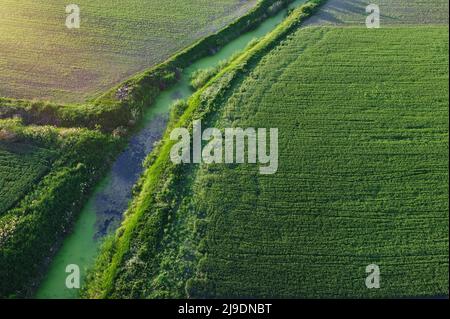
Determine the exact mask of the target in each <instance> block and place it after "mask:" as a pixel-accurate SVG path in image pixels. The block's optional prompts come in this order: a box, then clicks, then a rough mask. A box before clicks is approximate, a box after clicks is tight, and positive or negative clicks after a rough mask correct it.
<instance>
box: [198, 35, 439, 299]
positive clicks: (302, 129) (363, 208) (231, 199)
mask: <svg viewBox="0 0 450 319" xmlns="http://www.w3.org/2000/svg"><path fill="white" fill-rule="evenodd" d="M262 79H263V80H262ZM447 85H448V27H418V28H396V29H379V30H376V31H369V32H368V31H367V30H366V29H360V28H343V29H342V28H335V29H333V28H310V29H305V30H301V31H299V32H297V33H296V34H295V35H294V36H292V37H291V38H290V39H289V40H288V41H286V42H285V43H284V44H283V45H282V46H281V47H279V48H278V49H276V50H274V51H273V52H271V53H270V54H269V55H268V56H266V57H265V58H264V60H263V62H262V63H261V64H260V65H259V66H258V67H257V68H256V69H255V70H254V71H253V72H252V74H251V75H250V76H249V77H248V78H246V79H245V81H244V82H243V84H242V85H241V86H240V88H239V89H236V90H235V91H234V92H233V95H232V97H231V98H230V100H229V102H228V103H226V104H224V105H223V109H224V111H223V114H222V117H221V120H220V121H219V124H220V126H221V127H231V126H233V127H234V126H238V127H277V128H279V130H280V140H279V142H280V145H279V147H280V158H279V163H280V168H279V170H278V172H277V174H275V175H274V176H269V177H263V176H260V175H258V170H257V168H256V167H255V166H237V167H228V168H224V167H220V166H219V167H218V168H214V169H212V168H204V169H202V170H201V171H200V172H199V174H198V176H197V178H196V182H195V189H196V191H195V195H194V201H195V202H196V203H200V204H199V206H198V208H197V209H198V210H199V211H203V212H209V214H208V218H207V221H208V227H207V231H206V243H204V245H205V247H206V248H205V249H204V250H205V251H204V252H203V255H204V259H203V260H202V261H201V262H200V266H199V268H198V270H197V275H196V278H195V279H194V280H193V281H192V283H191V287H190V291H191V293H192V294H193V296H196V297H202V296H205V295H206V296H214V297H238V296H239V297H269V296H270V297H371V296H373V297H374V296H378V297H380V296H389V297H400V296H436V295H447V294H448V183H447V181H448V170H447V169H448V104H447V103H448V86H447ZM372 263H374V264H377V265H379V266H380V269H381V278H382V288H381V289H379V290H372V291H370V290H368V289H367V288H366V286H365V284H364V279H365V277H366V273H365V267H366V266H367V265H369V264H372Z"/></svg>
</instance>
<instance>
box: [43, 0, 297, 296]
mask: <svg viewBox="0 0 450 319" xmlns="http://www.w3.org/2000/svg"><path fill="white" fill-rule="evenodd" d="M305 1H306V0H296V1H294V2H293V3H292V4H291V5H290V6H289V8H287V9H284V10H282V11H280V12H279V13H278V14H277V15H275V16H273V17H271V18H269V19H267V20H265V21H264V22H263V23H262V24H261V25H260V26H259V27H258V28H256V29H255V30H252V31H250V32H247V33H245V34H243V35H241V36H240V37H238V38H237V39H235V40H233V41H231V42H230V43H229V44H227V45H226V46H224V47H223V48H222V49H221V50H220V51H219V52H217V53H216V54H215V55H213V56H209V57H206V58H202V59H200V60H198V61H196V62H194V63H193V64H192V65H191V66H190V67H188V68H186V69H185V70H184V71H183V74H182V76H181V80H180V81H179V82H178V83H177V84H176V85H175V86H174V87H172V88H171V89H169V90H167V91H164V92H163V93H162V94H160V96H159V97H158V98H157V100H156V101H155V103H154V105H152V106H151V107H149V108H148V110H147V111H146V114H145V117H144V121H143V123H144V124H143V125H142V126H141V128H140V130H139V131H138V132H137V133H136V134H135V135H134V136H133V137H132V138H131V139H130V142H129V145H128V146H127V148H126V149H125V151H124V152H123V153H122V154H121V155H120V156H119V157H118V158H117V159H116V161H115V163H114V164H113V166H112V168H111V171H110V172H109V174H108V175H107V176H106V177H105V179H104V180H103V181H102V182H101V183H100V184H99V185H98V187H97V189H96V190H95V191H94V193H93V195H92V196H91V198H90V199H89V201H88V203H87V204H86V206H85V207H84V209H83V210H82V212H81V214H80V216H79V218H78V220H77V222H76V223H75V225H74V229H73V231H72V233H71V234H69V236H68V237H67V238H66V239H65V240H64V243H63V245H62V247H61V249H60V250H59V251H58V253H57V255H56V256H55V258H54V259H53V261H52V263H51V265H50V267H49V270H48V272H47V274H46V276H45V278H44V280H43V281H42V283H41V285H40V287H39V289H38V291H37V296H36V297H37V298H55V299H57V298H78V296H79V290H78V289H68V288H67V287H66V277H67V276H68V274H67V273H66V267H67V266H68V265H72V264H74V265H78V266H79V268H80V271H81V282H83V279H84V278H85V276H86V272H87V270H88V269H89V267H91V266H92V265H93V263H94V261H95V258H96V256H97V253H98V250H99V247H100V245H101V242H102V238H104V236H106V235H107V234H109V233H110V232H112V231H114V230H115V229H117V227H118V226H119V225H120V222H121V220H122V215H123V212H124V211H125V210H126V209H127V207H128V203H129V201H130V200H131V196H132V188H133V186H134V185H135V184H136V182H137V181H138V179H139V177H140V175H141V173H142V172H143V166H142V163H143V161H144V159H145V158H146V156H147V155H148V154H149V153H150V152H151V151H152V149H153V145H154V144H155V142H157V141H159V140H160V139H161V137H162V136H163V134H164V131H165V128H166V124H167V121H168V119H169V111H170V107H171V105H172V104H173V103H174V101H175V100H177V99H186V98H188V97H189V96H190V95H191V94H192V93H193V91H192V89H191V88H190V83H189V80H190V75H191V74H193V73H194V72H195V71H196V70H200V69H206V68H210V67H215V66H217V65H218V64H219V62H221V61H223V60H226V59H229V58H230V57H231V56H232V55H233V54H235V53H236V52H239V51H241V50H243V49H244V48H245V47H246V46H247V45H248V44H249V43H250V42H251V41H252V40H253V39H255V38H260V37H262V36H264V35H266V34H267V33H269V32H270V31H272V30H273V29H274V28H275V27H276V26H277V25H278V24H279V23H280V22H281V21H282V20H283V19H284V18H285V17H286V13H287V11H288V10H289V9H291V8H294V7H297V6H299V5H301V4H302V3H304V2H305Z"/></svg>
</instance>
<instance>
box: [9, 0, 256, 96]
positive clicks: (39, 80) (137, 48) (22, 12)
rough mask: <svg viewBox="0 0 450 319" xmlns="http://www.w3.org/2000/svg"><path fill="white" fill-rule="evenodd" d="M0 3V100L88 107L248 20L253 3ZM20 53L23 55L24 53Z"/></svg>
mask: <svg viewBox="0 0 450 319" xmlns="http://www.w3.org/2000/svg"><path fill="white" fill-rule="evenodd" d="M76 3H77V4H78V6H79V7H80V10H81V12H80V17H81V25H80V29H71V30H69V29H67V28H66V26H65V21H66V16H67V14H66V12H65V6H66V5H67V4H68V3H67V2H65V1H62V0H46V1H42V0H40V1H36V0H24V1H15V0H0V83H1V86H0V97H1V96H4V97H15V98H32V99H34V98H37V99H48V100H53V101H57V102H83V101H84V100H85V99H87V98H89V97H92V96H93V95H95V94H97V93H99V92H101V91H102V90H105V89H107V88H110V87H112V86H113V85H115V84H117V83H119V82H120V81H122V80H124V78H126V77H129V76H131V75H132V74H134V73H136V72H139V71H142V70H143V69H145V68H148V67H149V66H152V65H155V64H156V63H159V62H162V61H163V60H165V59H166V58H168V57H169V56H170V55H172V54H173V53H175V52H176V51H177V50H180V49H182V48H184V47H186V46H188V45H190V44H192V43H193V42H194V41H195V40H197V39H200V38H202V37H204V36H205V35H208V34H211V33H213V32H215V31H217V30H218V29H220V28H222V27H224V26H225V25H227V24H228V23H230V22H231V21H233V20H235V19H236V18H237V17H239V16H241V15H243V14H244V13H245V12H247V11H248V10H249V9H250V8H252V7H253V6H254V5H255V4H256V1H255V0H250V1H239V0H216V1H213V2H212V1H208V0H195V1H189V2H187V1H184V0H177V1H159V0H145V1H142V0H132V1H122V2H120V1H112V0H103V1H88V0H80V1H77V2H76ZM19 53H20V54H19Z"/></svg>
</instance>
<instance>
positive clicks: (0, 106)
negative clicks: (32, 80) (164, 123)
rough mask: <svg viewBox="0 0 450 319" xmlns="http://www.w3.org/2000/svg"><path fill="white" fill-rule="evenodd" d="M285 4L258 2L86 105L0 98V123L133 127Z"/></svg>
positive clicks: (271, 0)
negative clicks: (197, 67)
mask: <svg viewBox="0 0 450 319" xmlns="http://www.w3.org/2000/svg"><path fill="white" fill-rule="evenodd" d="M290 2H292V0H261V1H260V2H259V3H258V4H257V6H256V7H255V8H253V9H252V10H250V11H249V12H248V13H247V14H246V15H244V16H243V17H241V18H240V19H238V20H237V21H235V22H234V23H232V24H230V25H228V26H227V27H225V28H223V29H222V30H220V31H218V32H217V33H215V34H213V35H210V36H208V37H205V38H203V39H202V40H199V41H197V42H196V43H194V44H193V45H191V46H190V47H188V48H186V49H184V50H182V51H180V52H179V53H177V54H175V55H174V56H172V57H171V58H170V59H169V60H167V61H165V62H163V63H161V64H159V65H157V66H155V67H153V68H151V69H149V70H147V71H145V72H142V73H140V74H137V75H135V76H133V77H132V78H130V79H128V80H126V81H124V82H123V83H121V84H119V85H118V86H116V87H114V88H112V89H111V90H109V91H108V92H106V93H104V94H103V95H101V96H100V97H98V98H96V99H95V100H93V101H89V102H87V103H85V104H81V105H77V104H73V105H58V104H54V103H50V102H42V101H27V100H14V99H5V98H0V119H2V118H9V117H13V116H20V117H21V118H23V121H24V123H25V124H37V125H57V126H61V127H87V128H90V129H94V128H99V129H101V130H103V131H108V132H111V131H113V130H114V129H117V128H119V127H125V128H129V127H133V126H134V124H135V123H136V122H137V121H138V120H139V119H140V118H141V115H142V113H143V111H144V109H145V108H146V107H147V106H149V105H152V104H153V103H154V101H155V99H156V98H157V97H158V95H159V94H160V93H161V91H163V90H165V89H167V88H169V87H170V86H172V85H174V84H175V83H176V82H177V80H178V78H179V75H180V72H181V70H182V69H183V68H185V67H187V66H189V65H190V64H191V63H192V62H193V61H196V60H198V59H200V58H202V57H205V56H207V55H209V54H211V52H215V51H216V50H217V49H218V48H220V47H222V46H223V45H225V44H227V43H228V42H230V41H231V40H233V39H235V38H237V37H238V36H239V35H241V34H242V33H244V32H246V31H248V30H250V29H252V28H255V27H257V26H258V25H259V24H260V23H261V22H262V21H263V20H265V19H266V18H267V16H269V15H272V14H275V13H277V12H278V11H279V10H281V9H282V8H283V7H285V6H287V5H288V4H289V3H290Z"/></svg>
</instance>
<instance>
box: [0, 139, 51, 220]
mask: <svg viewBox="0 0 450 319" xmlns="http://www.w3.org/2000/svg"><path fill="white" fill-rule="evenodd" d="M53 157H54V152H52V151H49V150H47V149H45V148H40V147H36V146H33V145H30V144H25V143H2V142H0V198H1V201H0V216H1V215H2V214H3V213H4V212H5V211H6V210H7V209H8V208H10V207H11V206H12V205H13V204H15V203H16V202H17V201H18V200H19V199H20V197H21V196H23V195H24V194H25V193H27V191H29V190H30V188H31V187H32V186H33V185H34V184H35V183H36V182H38V180H39V179H40V178H41V177H42V176H43V175H44V174H45V173H46V172H47V171H48V170H49V168H50V165H51V162H52V159H53Z"/></svg>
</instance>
